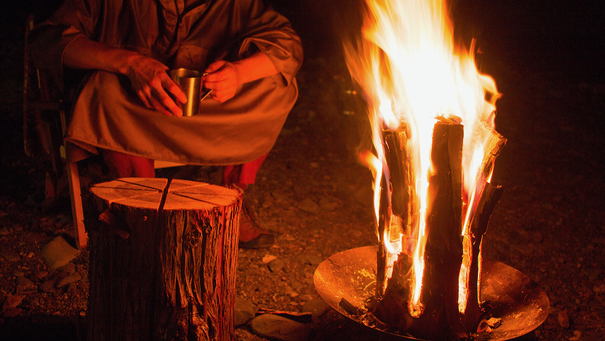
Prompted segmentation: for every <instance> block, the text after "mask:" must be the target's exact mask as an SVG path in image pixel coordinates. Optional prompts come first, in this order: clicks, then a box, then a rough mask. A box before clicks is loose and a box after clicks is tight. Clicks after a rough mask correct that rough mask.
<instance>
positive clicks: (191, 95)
mask: <svg viewBox="0 0 605 341" xmlns="http://www.w3.org/2000/svg"><path fill="white" fill-rule="evenodd" d="M170 76H171V77H172V80H173V81H174V82H175V83H176V84H177V85H178V86H180V87H181V90H183V92H184V93H185V96H187V102H186V103H181V110H183V116H193V115H197V111H198V109H199V107H200V98H201V94H202V92H201V91H202V73H201V72H198V71H195V70H190V69H184V68H181V69H176V70H172V71H170Z"/></svg>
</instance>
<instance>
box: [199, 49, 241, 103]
mask: <svg viewBox="0 0 605 341" xmlns="http://www.w3.org/2000/svg"><path fill="white" fill-rule="evenodd" d="M204 72H205V73H208V74H207V75H206V76H204V79H203V80H204V87H205V88H206V89H212V93H211V94H210V96H211V97H212V99H214V100H216V101H218V102H220V103H223V102H225V101H226V100H228V99H230V98H232V97H233V96H234V95H235V91H236V90H237V87H238V86H239V74H238V69H237V67H236V66H235V65H234V64H233V63H231V62H227V61H224V60H219V61H216V62H214V63H212V64H210V65H208V67H207V68H206V70H204Z"/></svg>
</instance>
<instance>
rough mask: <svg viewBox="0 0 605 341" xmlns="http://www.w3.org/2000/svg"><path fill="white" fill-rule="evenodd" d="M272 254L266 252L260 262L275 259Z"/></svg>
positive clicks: (266, 262) (267, 262) (268, 261)
mask: <svg viewBox="0 0 605 341" xmlns="http://www.w3.org/2000/svg"><path fill="white" fill-rule="evenodd" d="M276 258H277V257H275V256H274V255H270V254H266V255H264V256H263V259H262V262H263V264H269V263H270V262H271V261H272V260H274V259H276Z"/></svg>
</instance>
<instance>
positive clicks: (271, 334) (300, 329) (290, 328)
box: [250, 314, 311, 341]
mask: <svg viewBox="0 0 605 341" xmlns="http://www.w3.org/2000/svg"><path fill="white" fill-rule="evenodd" d="M250 326H251V328H252V331H253V332H254V333H255V334H256V335H258V336H262V337H264V338H268V339H273V340H282V341H306V340H307V339H308V338H309V334H310V332H311V327H310V326H309V325H307V324H303V323H300V322H296V321H292V320H290V319H288V318H285V317H281V316H277V315H273V314H264V315H260V316H257V317H256V318H254V319H253V320H252V322H251V324H250Z"/></svg>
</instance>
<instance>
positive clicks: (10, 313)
mask: <svg viewBox="0 0 605 341" xmlns="http://www.w3.org/2000/svg"><path fill="white" fill-rule="evenodd" d="M22 311H23V310H21V309H19V308H8V309H6V310H3V312H2V317H6V318H9V317H15V316H18V315H19V314H21V312H22Z"/></svg>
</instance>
